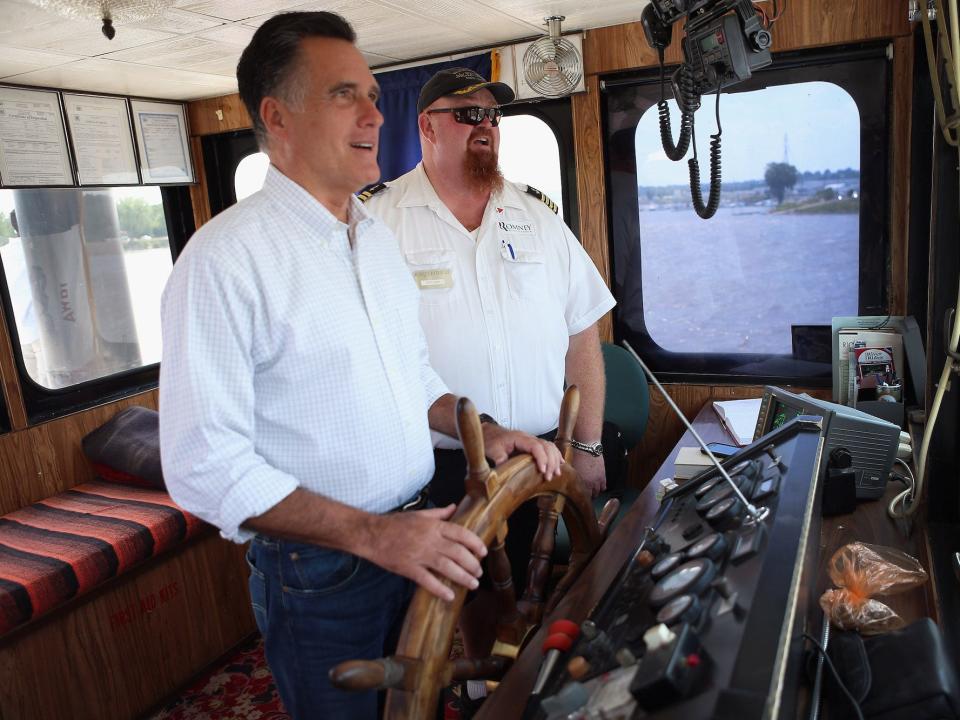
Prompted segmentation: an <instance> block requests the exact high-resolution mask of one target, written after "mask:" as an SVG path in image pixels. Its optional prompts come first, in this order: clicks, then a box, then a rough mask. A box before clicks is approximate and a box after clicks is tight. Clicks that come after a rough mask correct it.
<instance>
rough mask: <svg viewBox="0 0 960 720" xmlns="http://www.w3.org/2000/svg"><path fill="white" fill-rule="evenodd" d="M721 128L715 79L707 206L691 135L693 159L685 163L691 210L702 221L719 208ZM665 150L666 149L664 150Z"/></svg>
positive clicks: (718, 84) (718, 94) (694, 142)
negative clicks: (715, 123) (715, 101)
mask: <svg viewBox="0 0 960 720" xmlns="http://www.w3.org/2000/svg"><path fill="white" fill-rule="evenodd" d="M722 134H723V128H722V127H720V78H719V77H718V78H717V132H716V133H714V134H713V135H711V136H710V196H709V197H708V198H707V204H706V205H704V204H703V195H702V193H701V192H700V162H699V160H697V139H696V134H695V133H694V132H693V131H692V130H691V135H693V157H692V158H690V159H689V160H688V161H687V165H688V166H689V168H690V197H691V198H693V209H694V210H696V211H697V215H699V216H700V217H701V218H703V219H704V220H709V219H710V218H712V217H713V215H714V213H716V212H717V208H719V207H720V185H721V179H720V136H721V135H722ZM664 149H666V148H664Z"/></svg>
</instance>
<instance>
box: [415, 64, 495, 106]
mask: <svg viewBox="0 0 960 720" xmlns="http://www.w3.org/2000/svg"><path fill="white" fill-rule="evenodd" d="M483 88H486V89H487V90H489V91H490V92H492V93H493V99H494V100H496V101H497V104H498V105H506V104H507V103H511V102H513V98H514V94H513V88H511V87H510V86H509V85H507V84H506V83H502V82H487V81H486V80H484V79H483V77H482V76H481V75H480V74H479V73H476V72H474V71H473V70H471V69H470V68H464V67H455V68H447V69H446V70H441V71H440V72H438V73H437V74H436V75H434V76H433V77H432V78H430V79H429V80H427V82H426V84H425V85H424V86H423V87H422V88H421V89H420V99H419V100H417V112H418V113H422V112H423V111H424V110H425V109H426V108H427V107H428V106H429V105H432V104H433V103H434V102H435V101H436V100H438V99H440V98H442V97H444V96H446V95H470V94H472V93H475V92H477V90H482V89H483Z"/></svg>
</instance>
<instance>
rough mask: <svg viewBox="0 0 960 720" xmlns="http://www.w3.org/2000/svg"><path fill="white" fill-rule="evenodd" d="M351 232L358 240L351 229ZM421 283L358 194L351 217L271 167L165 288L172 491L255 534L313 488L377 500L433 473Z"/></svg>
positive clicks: (164, 366)
mask: <svg viewBox="0 0 960 720" xmlns="http://www.w3.org/2000/svg"><path fill="white" fill-rule="evenodd" d="M351 236H352V237H353V241H354V242H353V246H352V247H351V243H350V237H351ZM417 303H418V297H417V290H416V287H415V285H414V284H413V282H412V281H411V279H410V275H409V273H408V272H407V270H406V265H405V264H404V262H403V258H402V256H401V255H400V253H399V252H398V250H397V244H396V241H395V240H394V239H393V237H392V235H391V233H390V231H389V230H388V229H387V227H386V226H385V225H384V224H383V223H382V222H380V221H379V220H376V219H374V218H372V217H370V216H369V215H368V214H367V212H366V210H365V209H364V208H363V206H362V205H361V204H360V203H359V201H357V200H356V199H354V200H352V204H351V206H350V210H349V224H344V223H342V222H339V221H338V220H337V219H336V218H334V217H333V215H331V214H330V213H329V212H328V211H327V210H326V209H325V208H324V207H323V205H321V204H320V203H319V202H317V201H316V200H315V199H314V198H313V197H312V196H311V195H310V194H309V193H307V192H306V190H304V189H303V188H302V187H301V186H299V185H298V184H296V183H295V182H293V181H292V180H290V179H289V178H287V177H286V176H284V175H283V174H282V173H280V172H279V171H278V170H276V169H275V168H273V167H271V168H270V170H269V171H268V173H267V178H266V181H265V183H264V186H263V189H262V190H261V191H260V192H258V193H256V194H254V195H252V196H251V197H249V198H247V199H246V200H244V201H242V202H240V203H239V204H237V205H236V206H234V207H232V208H230V209H228V210H226V211H224V212H223V213H221V214H220V215H218V216H217V217H215V218H214V219H213V220H211V221H210V222H209V223H207V224H206V225H205V226H203V227H202V228H201V229H200V230H199V231H198V232H197V233H196V234H195V235H194V236H193V238H192V239H191V241H190V242H189V244H188V245H187V247H186V248H185V250H184V252H183V253H182V255H181V256H180V258H179V259H178V260H177V262H176V264H175V265H174V268H173V272H172V274H171V276H170V279H169V281H168V283H167V287H166V289H165V290H164V294H163V301H162V326H163V359H162V363H161V366H160V441H161V457H162V462H163V472H164V477H165V480H166V483H167V487H168V489H169V491H170V494H171V496H172V497H173V498H174V500H176V501H177V502H178V503H179V504H181V505H182V506H183V507H184V508H185V509H187V510H189V511H190V512H193V513H195V514H197V515H198V516H200V517H201V518H203V519H204V520H207V521H209V522H211V523H213V524H214V525H216V526H218V527H219V528H220V529H221V532H222V534H223V535H224V536H225V537H227V538H229V539H232V540H236V541H238V542H242V541H244V540H246V539H248V538H249V537H250V536H251V535H252V533H250V532H249V531H248V530H246V529H244V528H241V527H240V526H241V524H242V523H243V522H244V521H245V520H247V519H248V518H250V517H255V516H257V515H261V514H263V513H264V512H266V511H267V510H269V509H270V508H271V507H273V506H274V505H276V504H277V503H278V502H280V501H281V500H283V499H284V498H285V497H286V496H287V495H289V494H290V493H291V492H293V490H294V489H296V488H298V487H300V488H304V489H306V490H309V491H312V492H316V493H319V494H322V495H324V496H326V497H328V498H332V499H334V500H338V501H340V502H343V503H346V504H348V505H351V506H354V507H357V508H360V509H362V510H366V511H369V512H385V511H387V510H389V509H391V508H393V507H396V506H397V505H399V504H401V503H402V502H404V501H405V500H407V499H409V498H410V497H411V496H412V495H413V494H414V493H416V492H417V491H418V490H419V489H420V488H421V487H423V486H424V485H425V484H426V483H427V482H428V481H429V480H430V477H431V476H432V474H433V454H432V446H431V440H430V432H429V427H428V424H427V410H428V408H429V407H430V405H432V404H433V402H434V401H435V400H436V399H437V398H439V397H440V396H441V395H443V394H444V393H446V392H447V389H446V386H445V385H444V384H443V382H442V381H441V380H440V378H439V377H438V376H437V374H436V373H434V372H433V370H432V369H431V368H430V366H429V364H428V354H427V348H426V344H425V341H424V337H423V332H422V330H421V328H420V325H419V323H418V318H417Z"/></svg>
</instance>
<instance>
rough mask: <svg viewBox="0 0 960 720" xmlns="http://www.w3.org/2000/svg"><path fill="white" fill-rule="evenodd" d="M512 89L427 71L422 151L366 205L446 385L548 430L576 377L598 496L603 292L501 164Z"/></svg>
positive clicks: (523, 531) (446, 454)
mask: <svg viewBox="0 0 960 720" xmlns="http://www.w3.org/2000/svg"><path fill="white" fill-rule="evenodd" d="M513 98H514V93H513V90H512V89H511V88H510V87H509V86H508V85H505V84H504V83H500V82H488V81H486V80H485V79H484V78H482V77H481V76H480V75H478V74H477V73H475V72H474V71H472V70H469V69H466V68H452V69H447V70H442V71H440V72H438V73H437V74H436V75H434V76H433V77H432V78H431V79H430V80H429V81H428V82H427V83H426V85H424V86H423V88H422V90H421V91H420V98H419V101H418V103H417V111H418V113H419V115H418V118H417V122H418V126H419V130H420V144H421V147H422V150H423V162H422V163H421V164H420V165H418V166H417V167H416V168H415V169H413V170H412V171H410V172H409V173H407V174H406V175H404V176H402V177H400V178H398V179H397V180H395V181H393V182H391V183H388V184H387V185H385V186H381V187H380V188H379V189H377V190H376V191H375V192H374V193H373V194H372V197H369V199H368V201H367V207H368V208H369V209H370V210H371V212H373V213H374V214H375V215H379V216H380V217H381V218H382V219H383V220H384V221H385V222H386V223H387V225H388V226H389V227H390V228H391V229H392V230H393V231H394V233H395V234H396V236H397V238H398V240H399V242H400V247H401V250H402V252H403V254H404V257H405V259H406V262H407V266H408V268H409V269H410V272H411V273H412V275H413V277H414V280H415V282H416V284H417V286H418V288H419V290H420V321H421V324H422V325H423V327H424V331H425V333H426V336H427V343H428V346H429V349H430V362H431V365H432V366H433V368H434V369H435V370H436V371H437V373H438V374H439V375H440V376H441V377H442V378H443V379H444V381H445V382H446V383H447V385H448V387H450V388H451V390H452V391H453V392H455V393H458V394H461V395H467V396H468V397H470V398H471V399H472V400H473V401H474V403H475V404H476V405H477V407H478V408H479V409H480V410H481V412H483V413H485V414H486V416H487V418H486V419H487V420H488V421H493V422H498V423H500V424H502V425H506V426H508V427H512V428H517V429H522V430H524V431H526V432H529V433H531V434H535V435H547V434H550V433H551V432H552V431H553V430H554V429H555V428H556V423H557V417H558V414H559V409H560V401H561V398H562V394H563V387H564V382H567V383H573V384H576V385H578V386H579V388H580V391H581V401H580V414H579V419H578V421H577V426H576V428H575V430H574V437H575V440H576V441H577V443H576V444H575V447H579V449H578V450H577V451H576V452H575V453H574V467H575V468H576V470H577V471H578V473H579V474H580V476H581V478H582V479H583V481H584V483H585V485H586V488H587V489H588V491H590V492H591V493H592V494H594V495H596V494H598V493H599V492H601V491H602V490H603V489H604V487H605V483H606V481H605V476H604V470H603V457H602V455H601V452H602V448H601V447H600V442H599V441H600V434H601V429H602V424H603V397H604V376H603V360H602V356H601V354H600V344H599V339H598V333H597V327H596V322H597V320H598V319H599V318H600V317H602V316H603V315H604V314H605V313H606V312H608V311H609V310H610V308H612V307H613V305H614V300H613V297H612V296H611V295H610V292H609V290H608V289H607V287H606V285H605V283H604V282H603V280H602V278H601V277H600V274H599V273H598V272H597V270H596V268H595V267H594V265H593V263H592V261H591V260H590V258H589V256H588V255H587V254H586V252H585V251H584V250H583V248H582V246H581V245H580V243H579V242H578V241H577V239H576V238H575V237H574V236H573V234H572V233H571V232H570V230H569V229H568V228H567V227H566V225H564V223H563V221H562V220H561V219H560V218H559V217H558V216H557V214H556V205H554V204H553V203H552V202H551V201H550V200H549V199H548V198H546V197H545V196H544V195H542V194H541V193H540V192H539V191H537V190H535V189H533V188H530V187H528V186H526V185H519V184H515V183H512V182H506V181H505V180H504V178H503V176H502V175H501V173H500V169H499V166H498V156H497V151H498V147H499V143H500V131H499V129H498V127H497V126H498V124H499V122H500V117H501V110H500V105H502V104H506V103H509V102H512V101H513ZM433 437H434V445H435V447H436V448H438V449H437V451H436V459H437V472H436V474H435V475H434V478H433V480H432V481H431V492H432V497H433V499H434V501H435V502H441V503H444V502H447V501H453V502H456V501H458V500H459V499H460V498H461V497H462V496H463V494H464V486H463V478H464V474H465V473H464V465H463V459H462V453H461V452H460V450H459V449H457V448H459V443H458V442H457V440H456V439H455V438H452V437H449V436H446V435H442V434H440V433H436V432H435V433H434V434H433ZM526 512H527V513H528V514H527V519H525V520H524V521H521V523H520V526H519V527H518V523H516V522H511V524H510V534H509V535H508V538H507V543H508V548H507V549H508V554H510V559H511V565H512V567H513V571H514V583H515V585H517V584H518V583H520V582H522V580H523V577H524V575H525V572H526V565H527V559H528V558H529V550H530V544H531V541H532V537H533V534H534V531H535V530H536V523H537V517H536V507H535V504H534V505H533V507H532V508H530V509H528V510H527V511H526ZM514 518H517V515H516V514H515V515H514ZM511 546H512V547H511ZM517 590H518V592H520V591H522V590H523V587H522V586H521V587H519V588H517ZM474 606H479V607H480V608H482V606H483V603H476V602H474V603H470V604H469V605H468V606H467V608H466V612H465V614H466V616H467V617H466V620H467V622H466V623H464V641H465V645H466V650H467V652H468V654H470V655H474V656H478V655H482V654H484V653H485V652H486V651H487V649H488V647H489V643H490V642H492V637H472V634H471V632H470V627H469V626H470V625H473V626H476V627H481V628H483V627H486V628H488V629H489V628H490V627H491V625H492V624H491V623H490V622H487V621H485V620H483V619H480V618H473V619H471V618H470V614H471V612H478V613H481V612H482V611H481V610H479V609H477V610H471V608H472V607H474ZM487 634H488V635H489V633H487Z"/></svg>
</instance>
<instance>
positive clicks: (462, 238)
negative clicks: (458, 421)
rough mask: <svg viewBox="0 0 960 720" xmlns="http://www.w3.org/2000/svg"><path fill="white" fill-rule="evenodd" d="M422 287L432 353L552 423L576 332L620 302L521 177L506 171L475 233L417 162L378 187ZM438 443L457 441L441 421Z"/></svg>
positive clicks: (506, 406) (490, 392) (476, 386)
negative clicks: (515, 179)
mask: <svg viewBox="0 0 960 720" xmlns="http://www.w3.org/2000/svg"><path fill="white" fill-rule="evenodd" d="M366 205H367V208H368V209H369V210H370V211H371V212H372V213H373V214H375V215H378V216H379V217H381V218H382V219H383V221H384V222H385V223H386V224H387V225H388V226H389V227H390V229H391V230H393V232H394V234H395V235H396V237H397V240H398V241H399V243H400V248H401V251H402V252H403V256H404V258H405V260H406V262H407V266H408V267H409V270H410V272H411V274H412V275H413V277H414V280H415V282H416V284H417V285H418V286H419V288H420V321H421V323H422V325H423V328H424V332H425V333H426V336H427V343H428V345H429V348H430V364H431V365H432V366H433V368H434V369H435V370H436V371H437V373H438V374H439V375H440V377H441V378H443V380H444V382H445V383H446V384H447V386H448V387H449V388H450V390H451V392H453V393H454V394H456V395H466V396H467V397H469V398H470V399H471V400H472V401H473V402H474V404H475V405H476V406H477V408H478V409H479V411H480V412H485V413H488V414H490V415H491V416H493V417H494V418H495V419H496V420H497V421H498V422H499V423H500V424H502V425H504V426H507V427H511V428H516V429H519V430H524V431H526V432H529V433H533V434H541V433H544V432H547V431H550V430H552V429H553V428H555V427H556V426H557V418H558V414H559V410H560V401H561V400H562V397H563V387H564V373H565V359H566V353H567V348H568V346H569V338H570V336H571V335H575V334H577V333H579V332H581V331H583V330H585V329H586V328H588V327H589V326H590V325H592V324H593V323H595V322H596V321H597V320H599V319H600V318H601V317H602V316H603V315H604V314H605V313H606V312H608V311H609V310H610V309H611V308H612V307H613V306H614V304H615V301H614V299H613V296H612V295H611V294H610V291H609V290H608V289H607V286H606V283H604V281H603V279H602V278H601V277H600V274H599V272H597V269H596V267H595V266H594V264H593V262H592V260H591V259H590V256H589V255H587V253H586V251H585V250H584V249H583V247H582V246H581V245H580V243H579V241H577V239H576V237H575V236H574V235H573V233H571V232H570V230H569V228H567V226H566V225H565V224H564V223H563V220H562V219H561V218H559V217H558V216H557V214H556V213H554V212H553V211H552V210H551V209H550V208H548V207H547V206H546V205H545V204H544V203H543V202H541V201H540V200H539V199H537V198H535V197H533V196H532V195H530V194H528V193H527V192H526V191H525V186H521V185H515V184H513V183H511V182H505V183H504V188H503V191H502V192H501V193H499V194H498V195H495V196H493V197H491V199H490V201H489V202H488V203H487V207H486V209H485V211H484V215H483V220H482V222H481V224H480V227H479V229H478V233H477V237H476V239H474V238H473V237H472V236H471V233H470V232H468V231H467V230H466V229H465V228H464V227H463V225H461V224H460V222H459V221H458V220H457V219H456V217H454V215H453V213H451V212H450V210H449V209H448V208H447V207H446V206H445V205H444V204H443V202H442V201H441V200H440V198H439V197H438V196H437V193H436V191H435V190H434V188H433V186H432V185H431V183H430V180H429V178H428V177H427V174H426V172H425V171H424V169H423V165H422V164H420V165H418V166H417V167H416V168H414V169H413V170H411V171H410V172H409V173H407V174H406V175H403V176H402V177H400V178H398V179H397V180H395V181H393V182H391V183H388V187H387V188H386V189H384V190H381V191H380V192H378V193H376V194H374V195H373V197H371V198H370V199H369V200H368V201H367V203H366ZM433 437H434V444H435V445H436V446H438V447H442V448H454V447H459V443H458V441H457V440H456V439H455V438H452V437H449V436H446V435H441V434H439V433H434V436H433Z"/></svg>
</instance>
